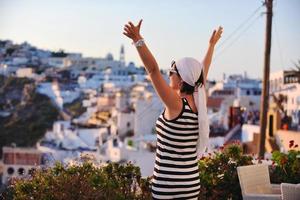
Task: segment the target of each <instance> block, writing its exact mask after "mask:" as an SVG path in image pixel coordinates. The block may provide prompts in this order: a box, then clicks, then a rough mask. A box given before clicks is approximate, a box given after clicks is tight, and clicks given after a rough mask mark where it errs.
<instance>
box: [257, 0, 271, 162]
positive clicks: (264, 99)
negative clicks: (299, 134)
mask: <svg viewBox="0 0 300 200" xmlns="http://www.w3.org/2000/svg"><path fill="white" fill-rule="evenodd" d="M264 4H265V6H266V8H267V18H266V19H267V20H266V40H265V56H264V76H263V88H262V94H261V104H260V144H259V156H260V157H262V158H264V154H265V141H266V127H267V114H268V108H269V75H270V54H271V35H272V15H273V11H272V9H273V0H265V3H264Z"/></svg>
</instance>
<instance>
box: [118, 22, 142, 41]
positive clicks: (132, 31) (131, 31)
mask: <svg viewBox="0 0 300 200" xmlns="http://www.w3.org/2000/svg"><path fill="white" fill-rule="evenodd" d="M142 21H143V20H142V19H141V20H140V21H139V23H138V25H137V26H134V25H133V24H132V23H131V22H128V24H125V27H124V32H123V34H124V35H126V36H127V37H129V38H130V39H132V40H133V42H137V41H138V40H139V39H142V36H141V34H140V29H141V25H142Z"/></svg>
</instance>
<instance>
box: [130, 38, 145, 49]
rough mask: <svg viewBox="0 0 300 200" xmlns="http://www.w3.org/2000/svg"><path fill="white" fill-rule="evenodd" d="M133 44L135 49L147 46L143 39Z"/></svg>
mask: <svg viewBox="0 0 300 200" xmlns="http://www.w3.org/2000/svg"><path fill="white" fill-rule="evenodd" d="M132 44H133V45H134V46H135V47H141V46H143V45H144V44H145V40H144V38H141V39H139V40H138V41H136V42H132Z"/></svg>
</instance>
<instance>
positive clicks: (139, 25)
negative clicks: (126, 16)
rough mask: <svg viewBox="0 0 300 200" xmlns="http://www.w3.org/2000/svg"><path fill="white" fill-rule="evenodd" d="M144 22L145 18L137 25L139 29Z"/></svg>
mask: <svg viewBox="0 0 300 200" xmlns="http://www.w3.org/2000/svg"><path fill="white" fill-rule="evenodd" d="M142 22H143V20H142V19H141V20H140V21H139V23H138V25H137V26H138V28H139V29H140V28H141V25H142Z"/></svg>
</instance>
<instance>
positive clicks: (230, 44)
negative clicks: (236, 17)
mask: <svg viewBox="0 0 300 200" xmlns="http://www.w3.org/2000/svg"><path fill="white" fill-rule="evenodd" d="M260 17H261V15H258V16H257V17H256V18H254V20H253V21H252V22H251V23H250V24H249V25H248V26H247V27H246V28H244V29H243V30H242V32H240V33H239V34H238V35H237V37H235V38H234V39H233V40H232V42H231V43H229V45H227V46H225V47H224V48H223V49H221V50H220V51H219V52H218V53H217V54H216V56H215V58H214V59H215V60H216V59H217V58H218V57H219V56H220V55H221V54H222V53H224V52H225V50H226V49H228V48H229V47H231V46H232V45H233V44H234V43H235V42H236V41H237V40H238V39H239V38H240V37H241V36H242V35H243V34H244V33H245V32H246V31H248V29H249V28H251V27H252V26H253V25H254V23H255V22H256V21H257V20H258V19H259V18H260Z"/></svg>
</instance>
